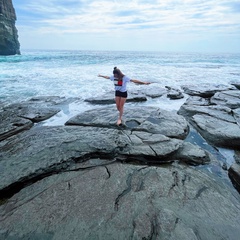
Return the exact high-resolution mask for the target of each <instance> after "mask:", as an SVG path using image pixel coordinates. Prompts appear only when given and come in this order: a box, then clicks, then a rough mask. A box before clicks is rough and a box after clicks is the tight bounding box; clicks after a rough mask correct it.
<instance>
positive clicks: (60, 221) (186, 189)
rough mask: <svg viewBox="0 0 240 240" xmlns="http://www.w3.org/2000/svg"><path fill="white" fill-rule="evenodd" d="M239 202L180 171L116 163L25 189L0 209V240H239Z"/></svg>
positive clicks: (197, 175)
mask: <svg viewBox="0 0 240 240" xmlns="http://www.w3.org/2000/svg"><path fill="white" fill-rule="evenodd" d="M239 221H240V196H239V195H237V194H236V192H234V191H231V189H229V186H228V185H224V184H220V183H218V182H217V181H214V180H213V179H212V178H211V177H210V176H209V175H207V174H205V173H202V172H201V171H197V170H194V169H192V168H187V167H182V166H179V165H175V166H169V167H167V168H166V167H147V166H137V165H128V164H120V163H113V164H111V165H106V166H102V167H95V168H88V169H81V171H79V172H66V173H62V174H56V175H53V176H51V177H48V178H45V179H42V180H41V181H38V182H36V183H35V184H33V185H31V186H29V187H26V188H25V189H23V190H22V191H21V192H19V193H17V194H16V195H15V196H13V197H12V198H11V199H9V201H8V202H7V203H5V204H4V205H2V206H0V222H1V225H0V239H9V240H10V239H11V240H12V239H16V240H17V239H18V240H23V239H44V240H45V239H51V240H65V239H71V240H74V239H76V240H77V239H82V240H84V239H104V240H108V239H109V240H113V239H116V240H117V239H166V240H176V239H181V240H189V239H196V240H197V239H209V240H210V239H211V240H219V239H224V240H238V239H239V235H240V228H239Z"/></svg>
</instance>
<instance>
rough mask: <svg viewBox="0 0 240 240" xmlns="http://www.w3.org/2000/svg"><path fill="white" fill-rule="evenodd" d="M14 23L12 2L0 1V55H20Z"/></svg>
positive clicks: (7, 0)
mask: <svg viewBox="0 0 240 240" xmlns="http://www.w3.org/2000/svg"><path fill="white" fill-rule="evenodd" d="M15 22H16V14H15V10H14V7H13V4H12V0H2V1H1V2H0V55H15V54H20V44H19V41H18V33H17V29H16V27H15Z"/></svg>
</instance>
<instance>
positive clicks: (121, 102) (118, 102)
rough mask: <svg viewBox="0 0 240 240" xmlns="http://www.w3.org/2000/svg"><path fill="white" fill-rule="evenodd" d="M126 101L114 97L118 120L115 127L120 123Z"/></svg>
mask: <svg viewBox="0 0 240 240" xmlns="http://www.w3.org/2000/svg"><path fill="white" fill-rule="evenodd" d="M126 100H127V99H126V98H123V97H116V98H115V101H116V106H117V110H118V111H119V118H118V121H117V125H119V124H121V123H122V116H123V110H124V104H125V102H126Z"/></svg>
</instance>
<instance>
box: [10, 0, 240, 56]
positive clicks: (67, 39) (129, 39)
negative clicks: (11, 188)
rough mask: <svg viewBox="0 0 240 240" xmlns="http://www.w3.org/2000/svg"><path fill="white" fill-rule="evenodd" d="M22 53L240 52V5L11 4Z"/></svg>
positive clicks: (23, 0) (132, 1)
mask: <svg viewBox="0 0 240 240" xmlns="http://www.w3.org/2000/svg"><path fill="white" fill-rule="evenodd" d="M12 2H13V6H14V8H15V11H16V15H17V21H16V27H17V29H18V35H19V42H20V44H21V49H59V50H103V51H106V50H107V51H108V50H109V51H113V50H114V51H179V52H229V53H230V52H231V53H232V52H236V53H240V1H239V0H207V1H205V0H159V1H154V0H121V1H120V0H65V1H63V0H38V1H33V0H12Z"/></svg>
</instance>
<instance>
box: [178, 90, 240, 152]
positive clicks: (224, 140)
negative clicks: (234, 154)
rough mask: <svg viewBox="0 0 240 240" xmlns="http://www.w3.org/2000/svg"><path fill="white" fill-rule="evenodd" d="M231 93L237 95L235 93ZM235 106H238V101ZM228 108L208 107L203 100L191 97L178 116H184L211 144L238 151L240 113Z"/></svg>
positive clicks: (219, 106)
mask: <svg viewBox="0 0 240 240" xmlns="http://www.w3.org/2000/svg"><path fill="white" fill-rule="evenodd" d="M229 92H233V95H236V94H235V93H234V92H235V91H229ZM217 94H218V93H217ZM201 103H203V105H202V104H201ZM234 105H237V100H236V99H235V103H234ZM228 106H229V104H227V106H226V105H224V104H222V105H208V106H207V105H206V101H204V100H202V98H200V97H198V98H196V97H194V98H193V97H191V98H189V99H188V100H187V101H186V103H185V104H184V105H182V106H181V108H180V109H179V111H178V114H180V115H183V116H184V117H185V118H186V119H187V120H188V121H189V122H190V123H191V124H192V125H193V126H194V128H195V129H196V130H197V131H198V132H199V133H200V134H201V135H202V136H203V137H204V138H205V139H206V140H207V141H208V142H209V143H211V144H213V145H215V146H220V147H227V148H233V149H238V148H239V145H240V127H239V113H238V109H235V110H233V109H231V108H230V107H228Z"/></svg>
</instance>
